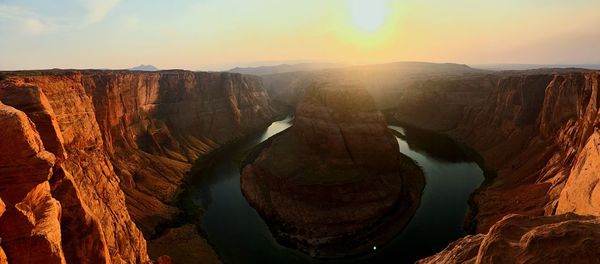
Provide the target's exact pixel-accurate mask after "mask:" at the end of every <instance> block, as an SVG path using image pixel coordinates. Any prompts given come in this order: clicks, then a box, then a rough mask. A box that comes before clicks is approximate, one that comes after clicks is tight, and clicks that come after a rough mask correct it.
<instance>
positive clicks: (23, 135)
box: [0, 103, 65, 263]
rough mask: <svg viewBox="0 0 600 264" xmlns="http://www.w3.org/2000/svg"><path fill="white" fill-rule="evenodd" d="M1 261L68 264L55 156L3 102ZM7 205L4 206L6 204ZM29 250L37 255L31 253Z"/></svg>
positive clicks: (22, 116) (18, 113) (31, 126)
mask: <svg viewBox="0 0 600 264" xmlns="http://www.w3.org/2000/svg"><path fill="white" fill-rule="evenodd" d="M0 126H1V127H2V130H1V131H0V197H2V201H3V204H2V205H3V206H2V212H3V214H2V215H1V217H0V237H1V238H2V249H3V251H5V252H6V257H4V256H3V255H4V252H2V254H0V259H2V258H5V260H8V261H10V262H11V263H65V257H64V255H63V251H62V245H61V233H60V214H61V207H60V204H59V202H58V201H57V200H56V199H54V198H53V197H52V195H51V193H50V184H49V182H48V180H49V179H50V177H51V176H52V168H53V166H54V163H55V161H56V158H55V156H54V155H53V154H52V153H50V152H48V151H46V150H45V149H44V146H43V144H42V140H41V139H40V136H39V134H38V132H37V130H36V129H35V125H34V124H33V123H32V122H31V121H30V120H29V119H28V118H27V115H25V113H23V112H21V111H19V110H17V109H15V108H12V107H10V106H6V105H4V104H2V103H0ZM5 204H6V208H5V206H4V205H5ZM31 252H39V253H33V254H31Z"/></svg>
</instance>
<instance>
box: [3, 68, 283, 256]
mask: <svg viewBox="0 0 600 264" xmlns="http://www.w3.org/2000/svg"><path fill="white" fill-rule="evenodd" d="M5 75H6V76H5V77H4V79H3V80H2V81H0V102H2V104H0V125H1V126H2V127H3V129H2V130H0V141H1V142H0V175H1V176H0V199H1V200H2V201H3V202H4V204H6V211H5V212H4V214H2V215H1V217H0V237H1V238H2V243H1V244H0V246H1V248H2V249H3V251H4V252H6V256H7V258H8V261H10V262H11V263H13V262H14V263H65V262H68V263H144V262H147V261H148V255H147V251H146V240H145V239H144V237H143V235H142V232H140V230H139V229H138V227H140V228H141V229H142V230H143V231H144V232H145V234H146V235H147V236H148V237H149V236H151V235H152V234H153V232H154V231H155V228H156V226H157V225H158V224H159V223H162V222H165V221H169V220H170V219H172V218H173V217H174V216H175V215H176V214H177V212H178V209H177V208H176V207H173V206H171V205H170V203H172V202H173V200H174V199H175V197H176V194H177V190H178V187H179V185H180V184H181V183H182V180H183V177H184V176H185V174H186V172H187V171H188V170H189V169H190V167H191V165H190V163H191V162H193V161H194V160H195V159H197V158H198V157H201V156H202V155H204V154H206V153H207V152H208V151H211V150H212V149H214V148H216V147H218V146H220V145H221V144H224V143H226V142H228V141H230V140H232V139H235V138H236V137H240V136H242V135H244V134H245V133H248V132H250V131H252V130H254V129H257V128H258V127H260V126H263V125H265V124H266V123H267V122H268V121H270V119H271V118H272V115H273V113H272V110H271V108H270V105H269V102H268V98H267V96H266V93H265V92H264V90H263V89H262V87H261V84H260V80H259V79H258V78H255V77H247V76H242V75H239V74H229V73H193V72H186V71H168V72H153V73H143V72H129V71H83V72H81V71H46V72H14V73H6V74H5ZM136 224H137V225H136ZM208 250H210V249H208ZM1 259H2V254H0V260H1Z"/></svg>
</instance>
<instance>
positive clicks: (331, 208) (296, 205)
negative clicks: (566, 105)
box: [241, 84, 424, 257]
mask: <svg viewBox="0 0 600 264" xmlns="http://www.w3.org/2000/svg"><path fill="white" fill-rule="evenodd" d="M248 161H249V162H251V163H250V164H248V165H246V166H245V167H244V168H243V172H242V178H241V187H242V192H243V193H244V195H245V196H246V198H247V200H248V201H249V203H250V204H251V205H252V206H253V207H254V208H255V209H256V210H257V211H258V212H259V214H260V215H261V216H262V217H263V218H264V219H265V220H266V221H267V223H268V224H269V226H270V228H271V230H272V231H273V233H274V234H275V236H276V237H277V238H278V239H279V240H280V241H282V242H284V243H285V244H291V245H292V246H294V247H297V248H299V249H300V250H303V251H305V252H308V253H309V254H311V255H313V256H317V257H335V256H344V255H350V254H359V253H364V252H365V251H368V250H371V248H372V246H373V245H377V244H383V243H385V242H387V241H388V240H389V239H391V238H392V237H393V236H394V235H395V234H396V233H397V232H398V231H399V230H401V229H402V228H403V227H404V225H405V224H406V223H407V221H408V219H410V217H411V216H412V213H413V212H414V210H415V209H416V206H417V204H418V202H419V200H420V193H421V191H422V188H423V184H424V183H423V181H424V179H423V175H422V172H421V171H420V169H419V168H418V167H417V166H416V165H415V164H414V163H413V162H412V160H410V158H408V157H405V156H403V155H402V154H401V153H400V152H399V151H398V143H397V141H396V139H395V138H394V136H393V135H392V134H391V133H390V131H389V130H388V128H387V125H386V123H385V119H384V116H383V115H382V114H381V112H379V111H378V110H377V109H376V107H375V104H374V102H373V99H372V98H371V96H370V95H369V94H368V93H367V92H366V90H364V89H362V88H359V87H354V86H332V85H327V84H315V85H313V86H311V87H310V88H308V89H307V91H306V94H305V96H304V99H303V100H302V102H301V103H300V104H299V105H298V107H297V109H296V116H295V120H294V125H293V126H292V127H291V128H290V129H288V130H286V131H284V132H282V133H280V134H279V135H277V136H275V137H273V138H271V139H270V140H268V141H267V142H266V143H264V144H263V145H261V146H259V147H258V148H257V149H256V150H255V151H254V153H252V154H250V156H249V158H248Z"/></svg>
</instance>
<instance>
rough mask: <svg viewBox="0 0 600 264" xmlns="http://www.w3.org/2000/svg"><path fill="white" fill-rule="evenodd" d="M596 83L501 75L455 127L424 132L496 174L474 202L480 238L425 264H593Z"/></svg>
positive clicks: (586, 75) (584, 77) (598, 146)
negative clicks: (450, 142)
mask: <svg viewBox="0 0 600 264" xmlns="http://www.w3.org/2000/svg"><path fill="white" fill-rule="evenodd" d="M599 80H600V73H598V72H589V71H576V72H567V73H556V74H529V73H515V74H510V75H508V76H502V77H501V78H499V81H498V82H497V85H496V86H495V87H494V88H493V89H491V92H490V93H489V95H488V97H487V99H485V100H484V101H483V102H482V103H480V104H472V105H466V106H465V110H464V114H463V116H462V118H459V119H456V120H454V121H453V122H455V124H456V125H455V127H454V128H451V129H449V130H443V128H442V127H436V124H435V122H432V124H430V125H429V127H428V128H430V129H438V130H443V131H445V132H446V133H448V134H449V135H451V136H453V137H455V138H457V139H459V140H461V141H463V142H465V143H466V144H468V145H469V146H471V147H473V148H474V149H476V150H477V151H478V152H479V153H480V154H481V155H482V156H483V158H484V159H485V161H486V164H487V165H489V166H491V167H492V168H494V169H496V172H497V173H496V174H497V175H496V176H495V177H494V178H491V179H488V181H487V182H486V183H484V185H483V186H482V187H481V188H480V189H479V190H478V191H476V192H475V194H474V195H473V197H472V205H473V206H474V209H475V210H474V211H473V222H472V223H471V224H472V227H473V230H474V231H476V232H477V233H483V234H480V235H477V236H469V237H465V238H463V239H460V240H458V241H456V242H454V243H453V244H451V245H450V246H449V247H448V248H447V249H446V250H444V251H443V252H440V253H439V254H437V255H436V256H433V257H431V258H428V259H426V260H424V261H423V262H424V263H464V262H468V263H506V262H530V261H532V262H531V263H538V262H537V261H540V260H542V259H543V260H549V261H557V263H559V262H562V261H565V260H567V259H574V258H577V260H578V261H580V262H582V263H589V261H592V260H597V258H598V256H597V254H596V253H594V252H595V250H592V249H590V247H593V248H595V247H597V245H598V243H600V242H599V241H600V239H598V238H599V237H600V231H599V228H598V227H599V225H598V216H600V210H599V207H598V205H597V204H598V201H597V200H598V197H599V196H598V192H597V190H596V189H597V187H598V182H599V180H600V132H599V130H598V128H599V127H600V115H599V111H600V107H599V103H600V94H599V91H598V89H599V86H598V84H599ZM396 116H397V117H401V116H405V115H402V114H397V115H396ZM432 120H435V118H432ZM409 122H410V120H409ZM573 213H577V214H580V215H593V216H589V217H588V216H586V217H582V216H579V215H576V214H573ZM511 214H520V215H526V216H531V217H525V216H514V217H506V216H507V215H511ZM532 217H533V218H532ZM486 233H487V234H486Z"/></svg>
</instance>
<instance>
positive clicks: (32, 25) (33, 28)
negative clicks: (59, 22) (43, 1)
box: [22, 18, 45, 34]
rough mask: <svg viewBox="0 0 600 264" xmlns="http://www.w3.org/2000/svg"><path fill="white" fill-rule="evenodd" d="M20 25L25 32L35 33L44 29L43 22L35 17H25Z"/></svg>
mask: <svg viewBox="0 0 600 264" xmlns="http://www.w3.org/2000/svg"><path fill="white" fill-rule="evenodd" d="M22 27H23V30H24V31H25V32H28V33H32V34H37V33H40V32H42V31H43V30H44V27H45V26H44V24H43V23H42V22H41V21H39V20H37V19H35V18H26V19H24V20H23V22H22Z"/></svg>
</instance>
